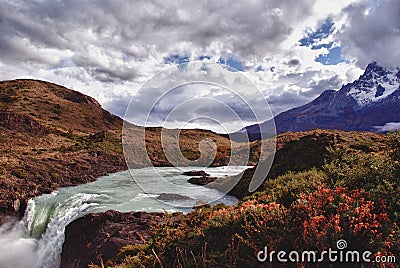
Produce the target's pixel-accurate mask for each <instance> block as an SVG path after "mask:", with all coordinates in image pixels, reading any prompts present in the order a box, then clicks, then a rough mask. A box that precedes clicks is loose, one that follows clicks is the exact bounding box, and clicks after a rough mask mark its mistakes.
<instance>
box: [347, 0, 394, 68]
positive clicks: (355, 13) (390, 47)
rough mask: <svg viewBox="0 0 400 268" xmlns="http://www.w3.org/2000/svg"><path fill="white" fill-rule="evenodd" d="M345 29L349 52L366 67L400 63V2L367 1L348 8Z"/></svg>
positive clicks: (387, 0) (389, 0) (392, 0)
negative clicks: (372, 64)
mask: <svg viewBox="0 0 400 268" xmlns="http://www.w3.org/2000/svg"><path fill="white" fill-rule="evenodd" d="M346 12H347V15H348V18H349V20H348V22H347V23H346V24H345V25H344V26H343V29H342V36H341V38H342V43H343V44H344V45H345V47H346V50H345V52H346V54H347V55H348V56H349V57H353V58H354V59H355V60H356V61H358V62H359V64H360V66H362V67H363V66H365V65H367V64H368V63H370V62H371V61H377V62H379V63H380V64H383V65H387V66H399V65H400V45H399V44H400V1H398V0H385V1H365V2H360V3H358V4H354V5H352V6H350V7H348V8H347V10H346Z"/></svg>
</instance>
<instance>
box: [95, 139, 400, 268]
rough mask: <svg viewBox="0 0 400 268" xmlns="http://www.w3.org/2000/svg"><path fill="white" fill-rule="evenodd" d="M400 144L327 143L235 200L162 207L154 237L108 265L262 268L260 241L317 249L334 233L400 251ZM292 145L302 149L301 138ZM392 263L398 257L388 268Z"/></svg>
mask: <svg viewBox="0 0 400 268" xmlns="http://www.w3.org/2000/svg"><path fill="white" fill-rule="evenodd" d="M307 142H312V141H311V140H309V141H307ZM309 145H310V144H309ZM311 145H312V144H311ZM399 145H400V134H399V133H393V134H390V135H389V136H388V138H387V143H386V146H383V147H382V148H381V147H380V146H376V144H374V143H373V142H371V143H368V142H364V141H361V142H359V141H357V142H356V146H346V145H343V144H339V143H336V144H334V145H332V146H327V148H326V151H327V152H328V154H327V156H328V157H326V158H325V162H324V163H323V164H322V165H321V166H319V167H318V166H317V167H311V168H309V169H307V170H303V171H297V172H293V171H290V172H287V173H286V174H283V175H279V176H277V177H276V178H269V179H267V180H266V181H265V183H264V185H263V186H262V189H263V190H262V191H259V192H257V193H254V194H253V195H250V196H247V197H245V198H244V199H242V201H241V202H240V203H239V204H238V205H236V206H232V207H226V206H223V205H218V206H215V207H210V206H203V207H200V208H197V209H196V210H195V211H193V212H191V213H189V214H188V215H187V216H184V215H177V214H175V215H169V214H166V216H165V217H166V219H167V220H166V223H165V224H163V225H161V226H159V227H157V228H154V229H153V239H152V240H151V241H149V242H147V243H146V244H140V245H132V246H126V247H124V248H123V249H122V250H121V251H120V252H119V253H118V255H117V256H116V257H115V258H114V259H113V260H109V261H108V262H106V264H105V265H106V266H110V267H120V268H122V267H260V266H262V265H263V264H261V263H260V262H258V260H257V258H256V254H257V252H258V251H260V250H262V249H263V248H264V246H268V249H269V251H272V250H275V251H279V250H286V251H291V250H298V251H303V250H315V251H319V252H320V251H322V250H326V249H327V248H333V249H336V241H338V240H339V239H345V240H346V241H347V243H348V248H349V249H352V250H358V251H365V250H369V251H371V252H373V253H374V256H376V255H396V257H398V254H399V252H400V232H399V231H400V230H399V226H398V223H399V208H400V206H399V205H400V201H399V198H398V197H399V196H400V188H399V183H400V180H399V173H400V164H399V159H400V146H399ZM289 146H292V147H295V148H299V143H296V142H294V143H290V145H289ZM296 150H297V149H296ZM264 265H265V264H264ZM274 265H277V267H278V266H279V265H280V264H279V263H275V264H274ZM309 265H311V266H312V265H313V264H310V263H308V264H307V263H298V264H297V266H298V267H305V266H307V267H308V266H309ZM323 265H324V266H325V265H327V264H323ZM374 265H375V266H374ZM390 265H392V267H394V265H395V264H386V266H385V267H391V266H390ZM334 266H335V267H340V263H336V264H334ZM94 267H95V266H94ZM271 267H272V265H271ZM290 267H292V266H290ZM312 267H314V266H312ZM368 267H380V266H379V265H378V264H370V265H369V266H368Z"/></svg>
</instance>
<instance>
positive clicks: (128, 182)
mask: <svg viewBox="0 0 400 268" xmlns="http://www.w3.org/2000/svg"><path fill="white" fill-rule="evenodd" d="M245 168H246V167H242V166H234V167H231V166H230V167H217V168H201V169H202V170H205V171H206V172H207V173H209V174H210V175H211V176H213V177H224V176H230V175H235V174H238V173H240V172H242V171H243V170H244V169H245ZM195 169H199V168H198V167H184V168H176V167H159V168H143V169H136V170H131V172H129V171H123V172H118V173H114V174H111V175H109V176H104V177H100V178H99V179H98V180H97V181H95V182H91V183H88V184H83V185H79V186H74V187H65V188H60V189H58V190H57V191H55V192H53V193H51V194H46V195H41V196H38V197H36V198H34V199H31V200H30V201H29V203H28V207H27V209H26V212H25V217H24V219H23V220H22V221H20V222H13V223H11V222H10V223H7V224H5V225H3V226H0V267H15V268H18V267H23V268H28V267H59V263H60V256H61V250H62V245H63V243H64V230H65V227H66V226H67V225H68V224H69V223H70V222H72V221H73V220H74V219H76V218H78V217H81V216H82V215H84V214H87V213H90V212H103V211H107V210H110V209H113V210H119V211H122V212H126V211H147V212H157V211H167V212H176V211H181V212H184V213H187V212H189V211H190V210H192V207H193V206H194V205H195V204H196V202H199V201H202V202H208V203H211V204H216V203H224V204H227V205H233V204H236V203H237V199H236V198H235V197H233V196H228V195H224V194H223V193H220V192H218V191H217V190H215V189H209V188H206V187H203V186H197V185H192V184H189V183H188V182H187V179H188V178H189V177H187V176H183V175H181V174H182V172H183V171H188V170H195ZM133 177H134V178H135V179H134V178H133ZM137 182H139V184H140V185H138V183H137ZM162 193H167V194H179V195H182V196H185V197H190V198H191V199H190V200H174V201H171V202H163V201H160V200H158V199H157V197H158V196H159V195H160V194H162Z"/></svg>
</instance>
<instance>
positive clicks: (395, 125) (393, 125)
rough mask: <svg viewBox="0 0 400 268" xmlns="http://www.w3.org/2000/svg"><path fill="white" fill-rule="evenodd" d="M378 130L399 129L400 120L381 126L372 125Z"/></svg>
mask: <svg viewBox="0 0 400 268" xmlns="http://www.w3.org/2000/svg"><path fill="white" fill-rule="evenodd" d="M374 128H376V129H377V130H378V131H379V132H387V131H395V130H398V129H400V122H397V123H396V122H389V123H386V124H385V125H383V126H374Z"/></svg>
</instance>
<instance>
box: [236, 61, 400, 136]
mask: <svg viewBox="0 0 400 268" xmlns="http://www.w3.org/2000/svg"><path fill="white" fill-rule="evenodd" d="M272 120H274V122H275V127H276V132H277V133H278V134H279V133H283V132H287V131H293V132H295V131H305V130H310V129H315V128H320V129H338V130H357V131H372V132H382V131H384V130H386V128H385V126H386V125H387V124H389V123H397V122H400V68H399V67H397V68H387V67H382V66H380V65H379V64H377V63H376V62H372V63H370V64H369V65H368V66H367V68H366V69H365V71H364V73H363V74H362V75H361V76H360V77H359V78H358V79H357V80H356V81H354V82H352V83H349V84H346V85H343V86H342V87H341V88H340V90H338V91H335V90H326V91H324V92H322V94H321V95H320V96H319V97H317V98H316V99H314V100H313V101H311V102H309V103H307V104H305V105H303V106H300V107H297V108H293V109H290V110H288V111H285V112H283V113H280V114H279V115H277V116H275V118H274V119H272ZM272 120H268V121H265V122H263V123H261V124H255V125H251V126H247V127H246V128H244V129H242V130H240V131H238V132H236V133H233V134H231V136H232V137H233V139H236V140H238V139H241V138H243V134H245V133H247V134H248V135H249V138H250V140H257V139H260V138H261V133H263V136H264V135H265V136H269V135H271V133H269V132H271V131H270V129H271V126H272V125H273V121H272Z"/></svg>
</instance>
